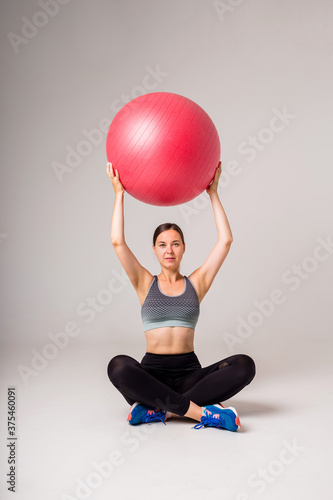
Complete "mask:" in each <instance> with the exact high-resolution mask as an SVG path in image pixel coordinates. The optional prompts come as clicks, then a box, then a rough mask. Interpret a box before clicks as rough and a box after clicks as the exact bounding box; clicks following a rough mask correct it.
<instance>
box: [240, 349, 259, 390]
mask: <svg viewBox="0 0 333 500" xmlns="http://www.w3.org/2000/svg"><path fill="white" fill-rule="evenodd" d="M237 358H238V360H237V361H238V365H239V368H240V369H241V370H242V372H243V374H244V378H245V379H246V381H247V384H249V383H250V382H251V380H253V379H254V376H255V374H256V365H255V362H254V361H253V359H252V358H251V357H250V356H248V355H247V354H237Z"/></svg>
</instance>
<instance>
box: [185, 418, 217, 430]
mask: <svg viewBox="0 0 333 500" xmlns="http://www.w3.org/2000/svg"><path fill="white" fill-rule="evenodd" d="M207 424H210V426H213V427H220V428H221V427H222V425H221V420H220V419H219V418H214V417H213V416H211V415H206V417H205V418H202V417H201V422H199V423H198V424H196V425H194V426H193V427H192V429H201V427H204V426H205V425H207Z"/></svg>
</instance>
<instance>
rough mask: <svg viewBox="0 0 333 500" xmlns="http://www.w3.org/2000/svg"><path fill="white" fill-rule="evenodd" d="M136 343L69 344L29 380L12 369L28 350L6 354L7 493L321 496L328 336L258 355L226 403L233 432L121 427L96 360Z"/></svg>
mask: <svg viewBox="0 0 333 500" xmlns="http://www.w3.org/2000/svg"><path fill="white" fill-rule="evenodd" d="M142 347H143V344H142V343H141V344H140V345H139V344H138V345H131V346H130V349H129V348H128V346H127V347H126V345H123V346H122V345H120V344H117V345H111V344H110V345H106V344H98V345H92V344H90V343H86V344H81V345H79V346H78V345H74V344H73V346H72V347H71V348H68V349H67V350H64V351H63V352H61V353H59V356H58V358H57V359H54V360H53V361H51V360H50V361H49V363H48V366H46V368H44V369H43V370H42V371H41V372H40V373H38V375H36V376H34V377H30V378H29V383H28V384H27V386H24V384H23V383H22V382H20V381H19V378H18V377H17V372H16V366H17V364H18V360H20V359H24V355H25V353H26V351H25V349H26V347H23V346H22V347H21V348H19V347H16V348H15V349H13V351H12V352H11V353H9V352H8V353H7V354H10V355H8V356H6V360H5V361H4V362H3V363H2V377H1V380H2V382H1V385H2V391H1V392H2V395H3V397H6V388H7V386H9V385H11V384H13V382H14V384H15V385H16V390H17V436H18V440H17V450H16V451H17V462H18V474H17V492H16V495H15V498H16V499H18V500H39V499H41V500H45V499H47V500H60V499H61V500H73V499H85V498H89V499H93V500H106V499H112V498H117V499H119V500H123V499H126V500H127V499H133V498H140V499H141V498H152V497H154V498H158V499H162V500H167V499H169V498H179V499H182V500H187V499H193V498H198V499H199V498H207V499H209V498H218V499H230V500H249V499H256V498H265V499H270V500H281V498H283V499H295V498H296V499H302V500H313V499H314V498H322V499H328V498H331V496H330V495H331V493H330V491H331V477H330V474H329V471H330V468H331V467H330V466H329V464H330V463H332V451H331V450H332V430H331V418H332V406H333V405H332V397H331V388H332V385H333V384H332V382H333V380H332V370H330V366H331V362H330V358H331V354H330V353H331V352H332V343H330V342H328V341H321V342H320V341H316V342H314V341H313V340H312V341H310V340H308V341H304V342H303V344H302V346H299V345H294V346H293V345H292V344H291V343H290V344H289V345H288V349H286V351H285V352H283V350H282V348H280V351H279V349H277V350H276V351H275V356H274V357H271V359H269V358H267V359H263V358H261V359H257V360H256V362H257V375H256V378H255V379H254V380H253V382H252V385H250V386H248V387H246V388H245V389H244V390H243V391H242V392H241V393H239V394H238V395H237V396H235V397H234V398H232V400H229V401H228V402H227V405H228V404H230V405H233V406H235V407H236V408H237V410H238V412H239V415H240V419H241V423H242V428H241V430H239V431H238V432H235V433H233V432H229V431H224V430H219V429H215V428H202V429H200V430H195V429H192V427H193V425H195V423H196V422H195V421H192V420H189V419H186V418H179V419H173V420H169V421H167V424H166V425H163V423H154V424H143V425H141V426H136V427H134V426H130V425H129V424H128V423H127V421H126V417H127V414H128V410H129V405H128V404H127V403H126V402H125V400H124V399H123V397H122V396H121V395H120V394H119V393H118V392H117V391H116V389H115V388H114V387H113V386H112V385H111V384H110V383H109V381H108V379H107V378H106V365H107V363H108V360H109V359H110V358H111V357H112V356H113V355H115V354H117V353H121V352H123V353H126V352H127V353H129V354H131V355H134V354H135V353H136V354H137V357H139V355H140V353H141V352H142ZM20 349H21V351H20ZM200 354H201V358H202V359H203V358H204V353H198V355H200ZM209 356H210V357H211V356H212V352H210V353H209ZM207 359H208V354H207ZM212 361H213V360H212ZM207 364H208V363H207ZM2 409H3V410H2V414H1V421H2V422H3V423H4V422H6V416H5V415H4V410H5V408H4V406H3V405H2ZM4 431H5V429H4V425H2V433H3V434H4ZM2 442H3V443H4V440H2ZM4 448H5V445H3V447H2V450H1V457H2V465H4V466H5V467H7V464H6V462H5V461H6V456H5V455H6V451H4ZM1 468H2V470H4V468H3V466H2V467H1ZM2 474H3V473H2ZM2 479H3V478H2ZM1 489H2V494H1V498H6V499H7V498H13V496H12V494H11V493H9V492H7V491H6V489H5V488H4V484H3V483H2V487H1ZM211 495H213V496H211Z"/></svg>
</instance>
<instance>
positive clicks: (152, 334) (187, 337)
mask: <svg viewBox="0 0 333 500" xmlns="http://www.w3.org/2000/svg"><path fill="white" fill-rule="evenodd" d="M145 335H146V340H147V348H146V352H153V353H154V354H181V353H185V352H192V351H194V330H193V328H187V327H184V326H163V327H161V328H154V329H152V330H147V331H146V332H145Z"/></svg>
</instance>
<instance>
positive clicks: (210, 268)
mask: <svg viewBox="0 0 333 500" xmlns="http://www.w3.org/2000/svg"><path fill="white" fill-rule="evenodd" d="M221 171H222V169H221V162H220V163H219V165H218V167H217V169H216V172H215V177H214V180H213V182H212V183H211V184H210V185H209V187H208V188H207V189H206V192H207V193H208V194H209V197H210V200H211V202H212V207H213V212H214V217H215V224H216V230H217V237H218V239H217V242H216V243H215V246H214V247H213V249H212V250H211V252H210V254H209V255H208V257H207V259H206V261H205V262H204V263H203V265H202V266H201V267H199V268H198V269H196V270H195V271H194V272H193V273H192V274H191V275H190V276H189V278H193V280H195V281H196V282H197V283H198V288H199V290H200V298H201V300H202V299H203V297H204V296H205V295H206V293H207V292H208V290H209V288H210V286H211V284H212V283H213V280H214V278H215V276H216V274H217V273H218V271H219V269H220V267H221V266H222V264H223V261H224V260H225V258H226V256H227V255H228V252H229V250H230V246H231V243H232V241H233V238H232V233H231V229H230V225H229V222H228V219H227V216H226V213H225V211H224V209H223V207H222V204H221V201H220V198H219V195H218V193H217V185H218V182H219V178H220V175H221Z"/></svg>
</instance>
